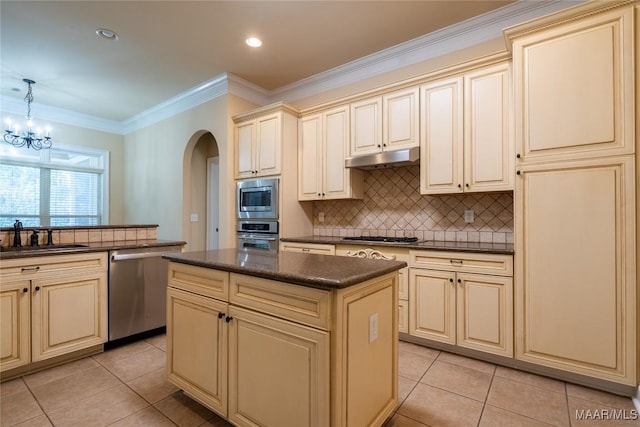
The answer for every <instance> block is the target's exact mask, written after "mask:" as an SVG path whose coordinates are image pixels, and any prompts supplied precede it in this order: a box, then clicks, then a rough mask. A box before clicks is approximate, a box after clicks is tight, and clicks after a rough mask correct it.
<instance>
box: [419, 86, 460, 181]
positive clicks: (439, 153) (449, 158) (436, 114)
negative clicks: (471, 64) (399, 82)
mask: <svg viewBox="0 0 640 427" xmlns="http://www.w3.org/2000/svg"><path fill="white" fill-rule="evenodd" d="M462 95H463V93H462V77H454V78H451V79H445V80H439V81H437V82H433V83H429V84H426V85H423V86H421V89H420V99H421V111H420V116H421V122H420V129H421V137H420V193H422V194H441V193H457V192H462V181H463V176H462V175H463V168H462V161H463V159H462V156H463V147H462V142H463V141H462V138H463V115H462V113H463V111H462Z"/></svg>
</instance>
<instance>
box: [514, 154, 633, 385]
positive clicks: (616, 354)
mask: <svg viewBox="0 0 640 427" xmlns="http://www.w3.org/2000/svg"><path fill="white" fill-rule="evenodd" d="M518 171H519V175H518V179H517V181H516V193H515V194H516V197H515V200H514V203H515V205H514V208H515V215H516V222H515V235H516V249H515V253H516V271H517V275H516V295H515V301H516V313H517V316H516V332H517V334H516V335H517V337H518V341H517V346H516V357H517V358H518V359H520V360H524V361H527V362H532V363H536V364H540V365H546V366H550V367H554V368H558V369H563V370H566V371H570V372H575V373H580V374H584V375H588V376H591V377H596V378H601V379H606V380H610V381H614V382H619V383H625V384H630V385H637V382H636V378H637V377H636V375H637V374H636V372H635V369H636V367H635V363H636V335H635V334H636V330H637V327H638V326H637V322H638V319H637V313H636V301H637V299H636V298H637V284H636V265H635V257H636V255H635V250H636V249H635V245H636V240H635V235H636V230H635V218H636V212H635V204H634V203H633V200H634V191H635V188H634V179H635V178H634V157H633V156H621V157H605V158H603V159H591V160H581V161H573V162H559V163H552V164H548V165H523V166H521V167H519V168H518Z"/></svg>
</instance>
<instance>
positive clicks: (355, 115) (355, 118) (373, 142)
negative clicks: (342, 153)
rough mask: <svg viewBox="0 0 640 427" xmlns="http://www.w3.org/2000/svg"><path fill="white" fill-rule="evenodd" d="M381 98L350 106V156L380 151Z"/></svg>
mask: <svg viewBox="0 0 640 427" xmlns="http://www.w3.org/2000/svg"><path fill="white" fill-rule="evenodd" d="M381 119H382V98H381V97H376V98H371V99H365V100H362V101H359V102H354V103H353V104H351V150H350V153H349V155H350V156H358V155H361V154H368V153H377V152H379V151H381V150H382V121H381Z"/></svg>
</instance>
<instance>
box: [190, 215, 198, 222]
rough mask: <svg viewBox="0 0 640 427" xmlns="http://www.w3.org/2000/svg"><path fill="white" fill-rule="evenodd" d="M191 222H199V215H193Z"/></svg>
mask: <svg viewBox="0 0 640 427" xmlns="http://www.w3.org/2000/svg"><path fill="white" fill-rule="evenodd" d="M191 222H198V214H191Z"/></svg>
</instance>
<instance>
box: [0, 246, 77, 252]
mask: <svg viewBox="0 0 640 427" xmlns="http://www.w3.org/2000/svg"><path fill="white" fill-rule="evenodd" d="M88 247H89V245H80V244H69V245H52V246H46V245H43V246H22V247H19V248H16V247H13V246H9V247H4V246H1V247H0V252H20V253H27V252H58V251H68V250H70V249H81V248H88Z"/></svg>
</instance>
